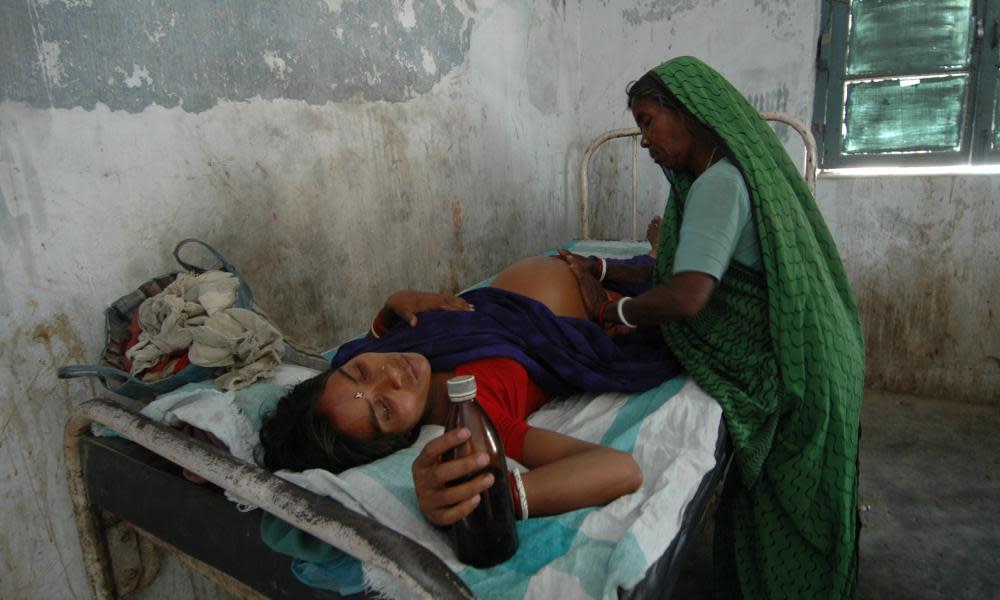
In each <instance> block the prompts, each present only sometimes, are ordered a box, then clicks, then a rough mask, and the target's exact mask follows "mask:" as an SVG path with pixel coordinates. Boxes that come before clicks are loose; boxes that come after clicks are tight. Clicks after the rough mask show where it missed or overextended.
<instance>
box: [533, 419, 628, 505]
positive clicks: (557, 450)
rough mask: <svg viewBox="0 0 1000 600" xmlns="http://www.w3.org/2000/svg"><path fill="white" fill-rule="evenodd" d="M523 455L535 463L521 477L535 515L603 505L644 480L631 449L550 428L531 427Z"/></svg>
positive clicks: (626, 492) (624, 493)
mask: <svg viewBox="0 0 1000 600" xmlns="http://www.w3.org/2000/svg"><path fill="white" fill-rule="evenodd" d="M521 458H522V462H523V463H524V465H525V466H526V467H529V468H530V469H531V470H530V471H528V472H527V473H525V474H524V475H523V476H522V479H523V481H524V494H525V496H527V499H528V514H529V515H532V516H541V515H555V514H560V513H564V512H567V511H570V510H575V509H578V508H583V507H586V506H600V505H603V504H607V503H609V502H611V501H613V500H616V499H618V498H620V497H621V496H624V495H626V494H631V493H632V492H635V491H636V490H638V489H639V487H640V486H641V485H642V471H641V470H640V469H639V465H638V463H636V462H635V459H634V458H632V455H630V454H628V453H626V452H621V451H619V450H615V449H613V448H608V447H606V446H599V445H597V444H591V443H590V442H585V441H583V440H579V439H576V438H573V437H570V436H568V435H563V434H561V433H556V432H555V431H550V430H548V429H539V428H532V429H529V430H528V433H527V434H526V435H525V437H524V447H523V449H522V457H521Z"/></svg>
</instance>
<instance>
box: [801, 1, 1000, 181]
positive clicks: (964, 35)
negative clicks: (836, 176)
mask: <svg viewBox="0 0 1000 600" xmlns="http://www.w3.org/2000/svg"><path fill="white" fill-rule="evenodd" d="M820 17H821V20H820V36H821V37H820V41H819V45H818V54H817V79H816V93H817V96H816V100H815V101H814V118H813V120H814V130H815V132H816V134H817V138H818V140H819V141H820V143H821V148H822V153H821V157H820V166H821V168H824V169H826V168H837V167H855V166H906V165H910V166H918V165H946V164H955V165H961V164H970V163H972V164H980V163H986V162H993V163H997V162H1000V131H997V124H998V123H1000V100H998V96H1000V55H998V52H1000V49H998V46H1000V0H823V10H822V12H821V15H820Z"/></svg>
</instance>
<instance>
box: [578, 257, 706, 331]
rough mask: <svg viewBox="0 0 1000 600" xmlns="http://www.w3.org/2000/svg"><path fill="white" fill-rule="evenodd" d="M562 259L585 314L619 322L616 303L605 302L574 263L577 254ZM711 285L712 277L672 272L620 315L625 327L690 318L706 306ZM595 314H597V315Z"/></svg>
mask: <svg viewBox="0 0 1000 600" xmlns="http://www.w3.org/2000/svg"><path fill="white" fill-rule="evenodd" d="M562 257H563V259H565V260H566V262H567V263H568V264H569V268H570V270H571V271H572V272H573V275H575V276H576V280H577V283H578V284H579V286H580V295H581V296H582V297H583V305H584V307H586V310H587V314H588V315H590V316H591V318H592V319H594V320H595V321H599V322H602V323H605V322H606V323H622V322H623V321H622V320H621V319H620V318H619V314H618V302H615V303H608V302H606V300H607V298H608V293H607V291H606V290H605V289H604V288H603V287H601V284H600V283H598V281H597V279H595V278H594V276H593V274H591V272H590V271H589V270H588V269H587V267H586V264H585V263H584V262H583V261H581V260H578V258H579V257H578V256H577V255H573V254H569V253H568V252H567V253H566V254H564V255H562ZM609 268H610V267H609ZM647 268H648V267H647ZM715 285H716V280H715V278H714V277H712V276H711V275H709V274H707V273H699V272H697V271H685V272H683V273H675V274H674V276H673V277H671V278H670V279H669V280H667V282H666V283H664V284H663V285H658V286H656V287H654V288H653V289H651V290H649V291H648V292H646V293H644V294H642V295H641V296H636V297H635V298H630V299H629V300H628V301H627V302H626V303H625V304H624V305H623V306H622V307H621V308H622V314H623V315H624V316H625V321H627V322H628V324H629V325H659V324H661V323H666V322H668V321H672V320H674V319H682V318H688V317H693V316H694V315H696V314H698V312H699V311H700V310H701V309H702V308H704V307H705V305H706V304H708V300H709V298H711V297H712V292H713V291H714V290H715ZM598 312H600V313H601V314H597V313H598Z"/></svg>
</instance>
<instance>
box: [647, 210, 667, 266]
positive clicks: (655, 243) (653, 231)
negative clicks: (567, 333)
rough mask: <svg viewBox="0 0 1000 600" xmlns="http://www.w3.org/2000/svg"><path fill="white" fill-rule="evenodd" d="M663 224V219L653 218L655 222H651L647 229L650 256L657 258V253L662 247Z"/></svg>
mask: <svg viewBox="0 0 1000 600" xmlns="http://www.w3.org/2000/svg"><path fill="white" fill-rule="evenodd" d="M662 222H663V218H662V217H653V220H652V221H650V222H649V225H648V226H647V227H646V239H647V240H649V245H650V249H649V255H650V256H652V257H653V258H656V251H657V250H658V249H659V247H660V224H661V223H662Z"/></svg>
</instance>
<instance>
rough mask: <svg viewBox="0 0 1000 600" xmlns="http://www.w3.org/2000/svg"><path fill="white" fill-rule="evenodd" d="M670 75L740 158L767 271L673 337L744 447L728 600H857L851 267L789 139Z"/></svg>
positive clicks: (727, 540)
mask: <svg viewBox="0 0 1000 600" xmlns="http://www.w3.org/2000/svg"><path fill="white" fill-rule="evenodd" d="M654 72H655V73H656V74H657V75H659V77H660V78H661V79H662V80H663V82H664V83H665V84H666V86H667V87H668V88H669V89H670V91H671V92H673V94H674V95H675V96H676V97H677V98H678V99H679V100H680V101H681V103H683V104H684V106H686V107H687V108H688V110H690V111H691V113H692V114H694V115H695V117H697V118H698V119H699V120H700V121H701V122H702V123H703V124H704V125H705V126H707V127H708V128H710V129H712V130H713V131H715V132H716V133H717V134H718V135H719V136H720V137H721V138H722V139H723V140H724V141H725V143H726V145H727V146H728V149H729V151H730V153H731V157H732V159H733V162H734V164H736V166H737V167H738V168H739V169H740V171H741V172H742V174H743V176H744V179H745V180H746V183H747V189H748V190H749V192H750V198H751V206H752V210H753V218H754V222H755V224H756V227H757V233H758V238H759V241H760V251H761V258H762V262H763V265H764V269H763V272H762V273H761V272H757V271H753V270H750V269H747V268H744V267H742V266H741V265H739V264H738V263H735V262H733V263H731V264H730V266H729V268H728V270H727V271H726V273H725V275H724V276H723V278H722V280H721V281H720V283H719V286H718V287H717V288H716V290H715V292H714V293H713V294H712V297H711V299H710V300H709V303H708V305H707V306H706V307H705V308H704V309H702V311H701V312H700V313H699V314H698V315H696V316H695V317H693V318H691V319H684V320H680V321H675V322H672V323H669V324H667V325H664V326H663V327H662V330H663V336H664V338H665V339H666V342H667V344H668V345H669V346H670V348H671V349H672V350H673V352H674V353H675V354H676V355H677V357H678V359H679V360H680V362H681V363H682V364H683V365H684V368H685V369H686V370H687V371H688V372H689V373H690V374H691V376H692V377H694V379H695V381H697V382H698V384H699V385H700V386H701V387H702V388H704V389H705V391H707V392H708V393H709V394H711V395H712V396H713V397H714V398H715V399H716V400H718V402H719V403H720V404H721V405H722V410H723V414H724V416H725V420H726V426H727V428H728V429H729V434H730V436H731V438H732V442H733V446H734V451H735V459H734V460H735V465H736V472H735V473H730V477H729V478H728V480H727V484H726V486H725V491H724V493H723V500H722V503H721V504H720V507H719V511H718V514H717V516H716V525H715V527H716V534H715V549H714V553H715V574H716V577H715V580H716V584H715V585H716V595H717V596H718V597H723V598H734V597H735V598H853V597H855V596H856V584H857V535H858V518H857V496H858V469H857V456H858V420H859V416H860V409H861V395H862V380H863V375H864V342H863V339H862V334H861V324H860V321H859V318H858V311H857V306H856V304H855V302H854V298H853V295H852V293H851V289H850V285H849V284H848V281H847V277H846V275H845V273H844V267H843V264H842V262H841V259H840V255H839V254H838V252H837V248H836V245H835V244H834V242H833V239H832V238H831V236H830V233H829V231H828V230H827V227H826V224H825V223H824V221H823V217H822V215H821V214H820V212H819V210H818V208H817V207H816V200H815V199H814V198H813V196H812V194H811V193H810V192H809V189H808V188H807V186H806V184H805V181H804V180H803V178H802V176H801V175H800V174H799V172H798V170H797V169H796V167H795V165H794V164H793V163H792V161H791V159H790V158H789V157H788V154H787V153H786V152H785V150H784V147H783V146H782V145H781V143H780V142H779V140H778V138H777V136H775V134H774V132H773V131H772V130H771V128H770V127H769V126H768V125H767V123H765V122H764V120H763V119H762V118H761V117H760V114H759V113H758V112H757V111H756V110H755V109H754V108H753V107H752V106H751V105H750V104H749V103H748V102H747V101H746V100H745V99H744V98H743V96H742V95H741V94H740V93H739V92H738V91H736V89H735V88H733V86H732V85H731V84H730V83H729V82H728V81H726V79H725V78H723V77H722V76H721V75H720V74H719V73H717V72H716V71H714V70H713V69H712V68H711V67H708V66H707V65H705V64H704V63H702V62H701V61H699V60H698V59H695V58H691V57H681V58H676V59H673V60H670V61H667V62H665V63H663V64H662V65H660V66H659V67H657V68H656V69H654ZM672 180H673V181H672V185H671V190H670V198H669V201H668V202H667V207H666V211H665V213H664V217H663V226H662V227H661V233H660V246H659V254H658V256H659V259H658V261H657V264H656V268H655V271H654V283H663V282H665V281H666V280H667V279H669V278H670V277H671V275H672V267H673V257H674V254H675V252H676V250H677V241H678V234H679V230H680V224H681V219H682V214H683V202H684V199H685V197H686V195H687V192H688V190H689V189H690V186H691V183H692V179H691V177H690V176H688V175H686V174H684V173H679V172H678V173H673V177H672Z"/></svg>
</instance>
